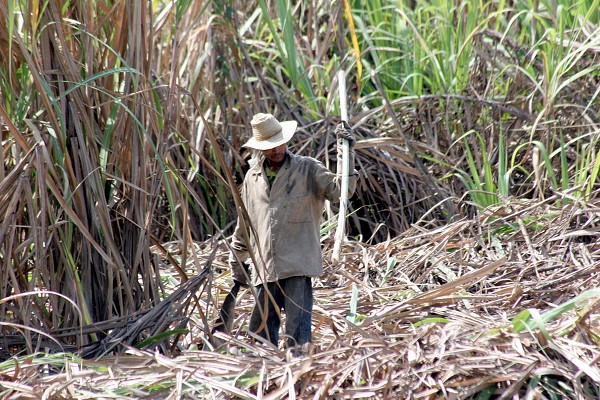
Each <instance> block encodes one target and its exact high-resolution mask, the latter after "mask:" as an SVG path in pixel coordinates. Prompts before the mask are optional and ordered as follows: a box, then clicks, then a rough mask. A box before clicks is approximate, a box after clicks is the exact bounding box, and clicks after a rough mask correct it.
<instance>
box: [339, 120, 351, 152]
mask: <svg viewBox="0 0 600 400" xmlns="http://www.w3.org/2000/svg"><path fill="white" fill-rule="evenodd" d="M335 137H336V138H337V139H346V140H347V141H348V146H350V147H353V146H354V144H355V143H356V138H355V137H354V134H353V133H352V128H350V125H348V123H347V122H346V121H342V122H340V123H339V124H338V125H337V126H336V127H335Z"/></svg>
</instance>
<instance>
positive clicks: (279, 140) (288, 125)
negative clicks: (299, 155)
mask: <svg viewBox="0 0 600 400" xmlns="http://www.w3.org/2000/svg"><path fill="white" fill-rule="evenodd" d="M279 124H280V125H281V131H279V132H278V133H276V134H275V135H273V136H271V137H270V138H268V139H265V140H256V137H254V136H253V137H251V138H250V140H248V141H247V142H246V143H245V144H244V145H242V146H243V147H249V148H251V149H256V150H269V149H273V148H275V147H277V146H281V145H282V144H284V143H287V142H289V141H290V139H291V138H292V136H294V133H296V127H297V126H298V122H296V121H283V122H280V123H279Z"/></svg>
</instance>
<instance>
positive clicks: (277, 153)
mask: <svg viewBox="0 0 600 400" xmlns="http://www.w3.org/2000/svg"><path fill="white" fill-rule="evenodd" d="M285 149H286V144H285V143H284V144H282V145H279V146H277V147H274V148H272V149H269V150H263V151H262V152H263V154H264V155H265V157H266V158H267V160H269V161H271V162H274V163H280V162H282V161H283V159H284V158H285Z"/></svg>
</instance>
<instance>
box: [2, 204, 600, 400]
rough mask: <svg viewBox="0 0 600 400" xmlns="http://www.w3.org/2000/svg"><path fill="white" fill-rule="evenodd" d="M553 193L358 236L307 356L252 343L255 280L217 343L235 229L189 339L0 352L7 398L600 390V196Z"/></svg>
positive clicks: (519, 394) (325, 285) (326, 289)
mask: <svg viewBox="0 0 600 400" xmlns="http://www.w3.org/2000/svg"><path fill="white" fill-rule="evenodd" d="M555 200H556V199H549V200H548V201H547V202H545V203H539V204H532V203H528V202H525V201H512V202H510V203H508V202H507V203H506V204H505V205H504V206H498V207H495V208H493V209H488V210H485V211H484V212H482V213H481V214H480V215H481V216H480V217H478V218H477V219H475V220H466V219H464V220H459V221H456V222H454V223H451V224H448V225H447V226H444V227H433V228H428V227H426V226H413V227H412V228H411V229H410V230H409V231H407V232H405V233H404V234H403V235H401V236H400V237H397V238H394V239H391V240H389V241H387V242H385V243H379V244H376V245H368V244H365V243H361V242H356V241H348V242H347V243H346V245H345V247H344V249H343V254H344V260H343V261H344V262H343V263H342V264H340V265H338V266H337V267H333V266H332V265H330V264H329V263H327V264H326V270H327V272H326V274H325V275H324V276H323V277H322V278H321V279H318V280H316V281H315V287H316V291H315V303H316V304H315V313H314V348H313V349H312V351H311V352H310V353H309V354H306V355H305V356H303V357H298V358H290V357H289V356H288V355H287V354H286V352H285V351H284V350H280V349H275V348H271V347H269V346H264V345H260V344H251V341H250V338H249V337H248V335H247V334H246V333H245V326H246V325H247V317H248V315H249V311H250V309H251V306H252V296H251V294H250V292H249V291H246V292H242V293H240V296H239V298H240V301H239V305H238V308H237V312H238V314H237V319H236V322H235V329H234V333H233V335H232V337H228V336H225V335H222V334H219V337H218V339H219V340H220V342H221V343H222V346H221V347H219V348H218V349H216V350H211V349H210V346H209V345H207V339H206V338H207V335H206V333H205V332H206V329H205V328H204V327H205V324H208V325H209V326H210V325H211V324H212V322H213V321H214V319H215V318H216V315H217V310H218V305H219V303H220V301H222V299H223V297H224V295H225V293H226V291H227V288H228V287H229V285H230V280H229V279H230V278H229V276H228V274H227V272H226V268H225V262H224V260H225V259H226V249H225V247H224V246H223V244H221V245H220V246H221V247H222V248H219V250H218V253H217V254H216V258H215V260H214V262H213V271H214V272H215V274H214V275H213V278H214V279H209V278H206V279H205V280H203V282H202V285H201V288H200V293H201V295H200V296H198V298H197V299H198V302H197V303H196V304H197V305H198V306H199V307H196V308H195V310H194V314H193V316H192V318H191V319H190V321H189V323H188V327H189V328H191V331H190V333H189V334H187V335H186V336H185V337H184V338H182V339H181V340H178V342H177V343H178V349H177V350H176V351H175V353H176V354H174V355H171V356H166V355H163V354H160V353H158V352H151V351H141V350H135V349H129V350H127V351H126V352H125V353H124V354H122V355H119V356H114V355H112V356H105V357H102V358H99V359H95V360H82V359H79V358H77V357H73V356H70V355H65V354H58V355H46V356H39V357H29V358H27V357H23V358H19V359H12V360H8V361H6V362H4V363H3V364H1V365H0V373H1V374H2V375H1V382H0V385H2V387H3V389H4V390H3V391H2V392H1V393H2V395H1V396H0V398H2V399H16V398H48V399H57V398H58V399H59V398H95V399H97V398H143V399H166V398H172V399H175V398H190V399H192V398H203V399H204V398H215V399H225V398H244V399H255V398H264V399H287V398H302V399H304V398H307V399H345V398H353V399H358V398H365V399H374V398H377V399H387V398H390V399H392V398H394V399H395V398H407V399H419V398H425V399H438V398H439V399H463V398H501V399H513V398H515V399H516V398H530V399H545V398H548V399H551V398H556V399H558V398H574V399H591V398H597V397H598V396H599V395H600V366H599V359H600V347H599V346H598V344H599V342H600V340H599V339H600V313H599V311H598V305H599V304H600V303H599V302H600V289H599V288H598V282H599V280H600V243H599V241H598V233H599V226H600V223H599V222H598V218H597V217H598V215H599V214H598V213H599V212H600V208H599V207H598V206H597V204H598V203H596V202H593V201H592V202H587V203H585V202H574V203H571V204H568V205H564V206H562V207H560V208H557V207H555V206H554V205H553V204H555ZM330 245H331V242H330V241H329V240H326V241H325V256H326V258H327V256H328V255H329V254H330ZM208 246H209V244H207V243H205V244H200V245H199V248H204V250H201V251H199V253H198V254H200V255H199V258H198V259H196V260H195V263H196V265H203V263H204V261H205V260H206V259H207V258H208V257H209V255H210V253H211V252H210V251H209V249H208V250H207V247H208ZM165 247H166V248H167V249H170V250H172V251H175V250H174V249H175V248H176V247H177V246H176V245H171V247H169V246H165ZM189 265H190V268H193V266H194V260H193V259H192V260H190V264H189ZM173 274H174V275H173V276H172V277H171V278H169V277H168V276H167V277H166V279H165V282H166V283H169V282H171V283H175V282H178V280H177V279H176V277H177V275H176V274H175V273H173ZM208 292H210V293H211V296H213V300H214V301H211V302H207V300H208V297H209V296H208V294H207V293H208ZM199 309H200V310H201V311H202V312H201V313H200V312H198V310H199Z"/></svg>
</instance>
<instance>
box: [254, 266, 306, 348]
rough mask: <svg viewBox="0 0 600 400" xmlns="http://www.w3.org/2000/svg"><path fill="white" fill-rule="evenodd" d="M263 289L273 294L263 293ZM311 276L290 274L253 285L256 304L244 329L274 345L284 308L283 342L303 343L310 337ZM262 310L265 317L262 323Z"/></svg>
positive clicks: (264, 291)
mask: <svg viewBox="0 0 600 400" xmlns="http://www.w3.org/2000/svg"><path fill="white" fill-rule="evenodd" d="M267 290H268V291H269V292H270V293H271V296H272V297H273V300H275V302H273V301H272V300H271V298H270V297H269V296H268V295H267ZM312 306H313V288H312V280H311V278H310V277H307V276H293V277H291V278H286V279H281V280H279V281H277V282H269V283H267V285H266V290H265V285H264V284H262V285H258V286H256V304H255V305H254V309H253V310H252V315H251V316H250V323H249V326H248V329H249V330H250V331H251V332H254V333H256V334H257V335H259V336H261V337H263V338H265V339H266V340H268V341H270V342H271V343H273V344H274V345H275V346H278V343H279V329H280V327H281V319H280V317H279V315H280V313H281V310H282V309H283V310H285V336H286V337H287V345H288V346H289V347H291V346H294V345H303V344H305V343H308V342H310V341H311V339H312V327H311V321H312ZM261 314H264V318H265V321H264V323H263V316H262V315H261Z"/></svg>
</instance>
